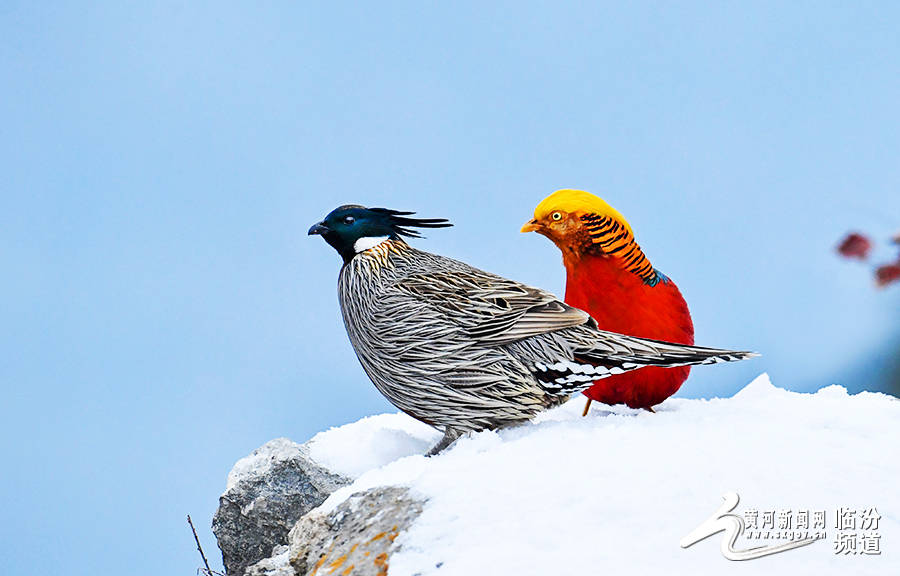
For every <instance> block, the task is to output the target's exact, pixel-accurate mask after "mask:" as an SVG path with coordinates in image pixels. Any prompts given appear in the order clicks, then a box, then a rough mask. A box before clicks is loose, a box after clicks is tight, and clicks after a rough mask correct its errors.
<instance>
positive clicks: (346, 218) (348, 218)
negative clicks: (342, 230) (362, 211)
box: [344, 216, 356, 224]
mask: <svg viewBox="0 0 900 576" xmlns="http://www.w3.org/2000/svg"><path fill="white" fill-rule="evenodd" d="M354 222H356V218H354V217H353V216H344V224H353V223H354Z"/></svg>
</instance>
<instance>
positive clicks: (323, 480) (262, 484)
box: [213, 438, 350, 576]
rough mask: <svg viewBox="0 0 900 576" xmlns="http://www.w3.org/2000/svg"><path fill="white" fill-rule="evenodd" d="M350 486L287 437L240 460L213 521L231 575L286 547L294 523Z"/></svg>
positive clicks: (258, 570)
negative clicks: (333, 494)
mask: <svg viewBox="0 0 900 576" xmlns="http://www.w3.org/2000/svg"><path fill="white" fill-rule="evenodd" d="M349 482H350V480H349V479H348V478H345V477H343V476H341V475H339V474H335V473H333V472H330V471H328V470H326V469H325V468H323V467H322V466H320V465H319V464H317V463H316V462H315V461H313V459H312V458H310V456H309V450H308V448H307V447H305V446H301V445H299V444H295V443H294V442H291V441H290V440H288V439H286V438H278V439H276V440H272V441H270V442H267V443H266V444H264V445H263V446H261V447H260V448H258V449H256V450H254V451H253V453H252V454H250V455H249V456H247V457H246V458H243V459H241V460H239V461H238V462H237V464H235V466H234V468H233V469H232V471H231V473H230V474H229V475H228V484H227V489H226V491H225V493H224V494H223V495H222V496H221V497H220V498H219V509H218V510H217V511H216V515H215V517H214V518H213V532H214V533H215V535H216V540H217V541H218V544H219V549H221V550H222V559H223V562H224V564H225V570H226V572H227V573H228V575H229V576H231V575H240V574H243V573H244V571H245V569H246V568H247V567H248V566H250V565H251V564H254V563H257V562H259V561H260V560H263V559H265V558H268V557H269V556H271V555H272V554H273V550H274V549H275V547H276V546H284V545H286V544H287V534H288V532H289V531H290V530H291V528H293V527H294V524H296V523H297V521H298V520H299V519H300V518H301V517H302V516H303V515H304V514H306V513H307V512H309V511H310V510H312V509H313V508H315V507H316V506H318V505H320V504H321V503H322V502H323V501H324V500H325V498H327V497H328V495H329V494H331V493H332V492H334V491H335V490H336V489H337V488H339V487H341V486H344V485H346V484H348V483H349ZM273 566H275V565H274V564H273ZM269 567H270V566H269V564H265V563H264V565H262V566H256V568H255V570H256V572H255V573H257V574H265V573H266V572H264V571H263V570H267V569H268V568H269ZM276 575H277V576H280V574H278V573H277V572H276V573H272V574H271V576H276Z"/></svg>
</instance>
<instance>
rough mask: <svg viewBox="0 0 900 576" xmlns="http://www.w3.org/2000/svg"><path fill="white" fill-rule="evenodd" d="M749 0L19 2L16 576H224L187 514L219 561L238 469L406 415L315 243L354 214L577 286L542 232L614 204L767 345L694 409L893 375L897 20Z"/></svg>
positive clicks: (505, 268)
mask: <svg viewBox="0 0 900 576" xmlns="http://www.w3.org/2000/svg"><path fill="white" fill-rule="evenodd" d="M746 4H752V7H750V6H747V5H745V6H740V5H739V4H738V3H713V4H708V5H701V4H691V3H685V2H679V3H672V5H671V6H668V7H665V8H663V7H655V6H652V5H649V4H640V3H630V5H629V6H628V7H627V8H621V7H619V8H617V7H614V6H592V5H591V3H585V4H583V5H575V6H570V7H568V8H565V9H563V8H559V7H558V3H555V2H548V3H545V4H533V5H529V6H528V7H525V6H524V5H522V4H521V3H505V4H496V5H493V6H485V5H484V3H481V2H477V3H471V4H458V3H457V4H454V5H452V6H451V5H450V4H449V3H447V4H446V5H442V6H433V5H429V6H425V5H418V3H417V4H409V5H387V4H385V3H382V2H378V3H371V5H370V6H368V7H360V6H355V7H352V6H344V7H328V8H326V7H325V4H324V3H323V4H321V5H319V4H308V3H287V2H284V3H268V2H267V3H259V2H252V3H251V2H248V3H244V4H242V5H235V4H233V3H225V2H208V3H200V2H189V3H188V2H185V3H170V2H161V3H155V4H154V6H153V7H147V6H141V5H137V4H132V3H125V2H109V3H106V4H103V5H101V4H97V3H87V2H72V3H53V5H52V6H51V5H50V3H37V2H10V1H6V2H3V3H2V4H0V89H2V91H0V191H2V204H0V223H2V224H0V265H2V270H3V274H4V275H3V279H4V281H3V283H2V287H0V301H2V306H0V325H2V327H3V329H2V331H0V346H2V354H0V385H2V391H3V402H2V419H0V438H2V445H0V447H2V464H0V494H2V495H3V517H2V518H3V519H2V521H0V563H2V564H3V568H2V571H3V572H4V573H5V574H11V575H17V574H27V573H32V574H54V573H55V574H67V575H80V574H85V575H88V574H89V575H94V576H95V575H97V574H130V575H133V576H141V575H145V574H147V575H149V574H154V575H158V574H169V575H176V574H182V575H191V574H194V572H195V569H196V568H197V566H199V564H200V560H199V557H198V556H197V553H196V551H195V549H194V545H193V542H192V540H191V536H190V533H189V531H188V528H187V525H186V524H185V520H184V517H185V515H186V514H187V513H191V514H193V516H194V518H195V520H196V521H197V524H198V525H199V528H200V530H201V532H202V537H203V543H204V545H205V547H206V551H207V553H208V555H209V556H210V557H211V558H213V559H214V564H215V565H216V566H218V565H219V554H218V550H217V549H216V546H215V542H214V540H213V538H212V536H211V533H210V532H209V529H208V526H209V522H210V519H211V516H212V513H213V511H214V509H215V506H216V504H217V498H218V496H219V493H220V492H221V491H222V490H223V489H224V482H225V475H226V473H227V472H228V470H229V469H230V467H231V465H232V463H233V462H234V461H235V460H236V459H238V458H239V457H241V456H243V455H245V454H247V453H248V452H250V451H251V450H252V449H253V448H255V447H257V446H258V445H260V444H262V443H263V442H265V441H266V440H268V439H271V438H274V437H277V436H289V437H291V438H293V439H296V440H298V441H303V440H305V439H306V438H308V437H309V436H311V435H312V434H314V433H315V432H316V431H318V430H321V429H324V428H327V427H329V426H333V425H339V424H342V423H345V422H349V421H353V420H356V419H358V418H360V417H361V416H364V415H367V414H373V413H378V412H383V411H387V410H390V406H389V405H388V404H387V403H386V402H385V401H384V400H383V399H382V398H381V397H380V396H379V395H378V393H377V392H376V391H375V389H374V388H373V387H372V386H371V384H370V383H369V382H368V381H367V379H366V377H365V375H364V374H363V372H362V371H361V369H360V367H359V366H358V364H357V362H356V360H355V358H354V357H353V353H352V350H351V349H350V347H349V345H348V343H347V339H346V337H345V334H344V330H343V326H342V324H341V320H340V314H339V311H338V307H337V301H336V297H335V282H336V275H337V271H338V268H339V259H338V257H337V255H336V254H334V253H333V251H332V250H331V249H330V248H328V247H327V246H326V245H325V244H324V243H323V242H322V241H321V240H320V239H319V238H307V236H306V230H307V228H308V227H309V225H310V224H312V223H313V222H315V221H317V220H318V219H319V218H320V217H321V216H322V215H324V214H325V213H326V212H327V211H329V210H330V209H332V208H333V207H335V206H336V205H338V204H341V203H345V202H360V203H365V204H370V205H381V206H388V207H392V208H398V209H412V210H417V211H419V212H420V213H421V214H422V215H423V216H428V217H448V218H451V219H452V220H453V221H454V222H455V223H456V227H455V228H453V229H450V230H445V231H435V232H432V233H430V234H429V238H428V239H427V240H424V241H420V242H417V243H416V245H417V246H420V247H423V248H426V249H429V250H433V251H436V252H440V253H443V254H447V255H451V256H454V257H457V258H461V259H463V260H467V261H469V262H471V263H473V264H475V265H478V266H481V267H483V268H486V269H489V270H492V271H495V272H499V273H501V274H504V275H508V276H511V277H514V278H517V279H520V280H524V281H527V282H529V283H532V284H535V285H538V286H542V287H545V288H549V289H551V290H554V291H557V292H560V293H561V292H562V290H563V282H564V276H563V271H562V268H561V266H560V258H559V255H558V252H557V251H556V249H555V248H554V247H553V246H552V245H551V244H550V243H549V242H548V241H547V240H545V239H544V238H541V237H539V236H536V235H527V236H526V235H520V234H519V233H518V229H519V226H520V225H521V224H522V222H524V221H525V220H526V219H528V218H529V217H530V214H531V211H532V209H533V207H534V205H535V204H536V203H537V202H538V201H539V200H541V199H542V198H543V197H544V196H545V195H546V194H548V193H549V192H551V191H553V190H554V189H556V188H561V187H579V188H584V189H588V190H591V191H593V192H596V193H598V194H601V195H603V196H604V197H606V198H607V199H608V200H609V201H610V202H611V203H612V204H613V205H614V206H616V207H617V208H618V209H619V210H620V211H621V212H623V213H624V214H625V215H626V216H627V217H628V218H629V219H630V221H631V223H632V224H633V226H634V228H635V229H636V231H637V237H638V239H639V241H640V242H641V244H642V245H643V246H644V248H645V250H646V252H647V254H648V255H649V256H650V258H651V259H652V261H653V263H654V264H655V265H656V266H657V267H659V268H660V269H662V270H663V271H665V272H666V273H667V274H669V275H670V276H671V277H672V278H673V279H674V280H675V281H676V282H678V284H679V285H680V286H681V288H682V290H683V292H684V294H685V295H686V296H687V298H688V300H689V302H690V304H691V308H692V310H693V313H694V319H695V323H696V326H697V340H698V343H701V344H707V345H716V346H734V347H742V348H752V349H756V350H759V351H761V352H762V353H763V354H764V357H763V358H762V359H759V360H755V361H752V362H745V363H742V364H739V365H729V366H718V367H711V368H704V369H700V370H697V371H696V374H695V376H693V377H692V379H691V380H690V381H689V382H688V383H687V385H686V386H685V388H684V389H683V392H682V393H683V395H686V396H712V395H726V396H727V395H730V394H732V393H733V392H734V391H735V390H737V389H738V388H740V387H741V386H742V385H743V384H745V383H746V382H748V381H749V380H750V379H751V378H753V377H754V376H755V375H756V374H758V373H759V372H762V371H769V372H770V374H771V376H772V378H773V380H774V381H775V383H776V384H778V385H780V386H784V387H789V388H792V389H798V390H804V389H815V388H818V387H820V386H822V385H826V384H830V383H833V382H842V383H844V384H846V385H847V386H848V387H850V388H852V389H855V390H858V389H861V388H870V389H874V388H879V387H882V386H884V379H883V372H884V371H885V370H886V369H887V368H886V366H887V364H888V362H889V361H890V359H891V358H894V359H896V350H897V349H898V347H900V346H898V344H897V340H893V341H891V338H896V336H895V334H896V325H897V316H898V315H897V313H896V312H897V310H898V309H900V307H898V305H900V289H898V288H900V287H895V288H894V289H893V290H885V291H880V292H879V291H876V290H874V289H873V285H872V284H873V283H872V279H871V274H870V270H869V269H868V268H867V267H866V266H864V265H858V264H855V263H848V262H845V261H841V260H839V259H837V258H836V257H835V256H834V253H833V247H834V245H835V243H836V242H837V240H838V238H839V237H840V236H841V235H842V234H843V233H844V232H845V231H847V230H848V229H851V228H859V229H862V230H865V231H868V232H870V233H872V234H873V235H874V236H875V237H877V238H878V239H879V240H880V239H883V238H885V237H887V236H888V235H889V234H890V233H892V232H894V231H895V230H896V229H897V228H900V194H898V185H900V106H898V102H900V34H898V32H897V31H898V29H900V11H898V8H897V6H898V5H897V4H896V3H892V2H882V3H855V2H854V3H849V2H847V3H823V2H806V3H803V2H791V3H785V2H773V3H770V4H765V3H760V2H754V3H746ZM841 4H843V6H841ZM878 256H879V258H881V259H887V258H889V257H891V256H892V253H891V251H890V250H888V249H887V248H882V249H881V251H880V252H879V253H878Z"/></svg>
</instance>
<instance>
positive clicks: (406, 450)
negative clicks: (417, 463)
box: [306, 414, 441, 478]
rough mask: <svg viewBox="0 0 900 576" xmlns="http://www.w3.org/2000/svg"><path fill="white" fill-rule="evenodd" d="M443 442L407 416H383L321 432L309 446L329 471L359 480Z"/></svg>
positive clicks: (311, 451) (437, 433) (434, 431)
mask: <svg viewBox="0 0 900 576" xmlns="http://www.w3.org/2000/svg"><path fill="white" fill-rule="evenodd" d="M440 438H441V434H440V433H439V432H438V431H436V430H435V429H434V428H432V427H431V426H428V425H427V424H423V423H421V422H419V421H418V420H414V419H413V418H410V417H409V416H407V415H406V414H379V415H378V416H369V417H368V418H363V419H362V420H359V421H357V422H353V423H352V424H346V425H344V426H340V427H338V428H331V429H330V430H326V431H325V432H319V433H318V434H316V435H315V436H313V437H312V440H310V441H309V442H307V444H306V446H308V447H309V455H310V457H312V459H313V460H315V461H316V462H318V463H319V464H321V465H322V466H324V467H325V468H328V469H329V470H331V471H332V472H337V473H338V474H341V475H343V476H347V477H350V478H356V477H358V476H359V475H360V474H362V473H363V472H366V471H367V470H371V469H373V468H378V467H379V466H382V465H384V464H387V463H388V462H393V461H394V460H397V459H398V458H402V457H403V456H410V455H413V454H419V455H421V454H424V453H425V452H427V451H428V449H429V448H431V446H432V445H434V444H436V443H437V441H438V440H440Z"/></svg>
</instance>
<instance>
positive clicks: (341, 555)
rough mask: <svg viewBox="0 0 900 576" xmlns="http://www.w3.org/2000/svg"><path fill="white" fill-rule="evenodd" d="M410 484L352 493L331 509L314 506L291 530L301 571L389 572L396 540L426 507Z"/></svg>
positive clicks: (377, 575) (323, 575) (305, 575)
mask: <svg viewBox="0 0 900 576" xmlns="http://www.w3.org/2000/svg"><path fill="white" fill-rule="evenodd" d="M422 504H423V502H422V501H421V500H418V499H416V498H414V497H412V496H411V495H410V493H409V489H408V488H405V487H398V486H383V487H379V488H373V489H371V490H367V491H365V492H360V493H357V494H353V495H352V496H350V497H349V498H348V499H347V500H346V501H344V502H343V503H341V504H340V505H339V506H338V507H337V508H335V509H334V510H333V511H331V512H330V513H328V514H321V513H318V512H317V511H315V510H314V511H312V512H310V513H309V514H307V515H306V516H304V517H303V518H302V519H301V520H300V522H298V523H297V525H296V526H295V527H294V529H293V530H291V533H290V535H289V536H288V540H289V542H290V550H289V558H290V565H291V566H292V567H293V569H294V573H295V574H296V575H297V576H332V575H343V576H384V575H386V574H387V569H388V565H389V561H390V556H391V554H392V553H393V552H395V551H396V550H398V549H399V547H398V546H397V545H396V544H395V543H394V541H395V540H396V538H397V536H398V535H399V534H400V533H401V532H403V531H404V530H406V529H407V528H408V527H409V526H410V525H411V524H412V523H413V521H414V520H415V519H416V518H417V517H418V516H419V514H421V512H422Z"/></svg>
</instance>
